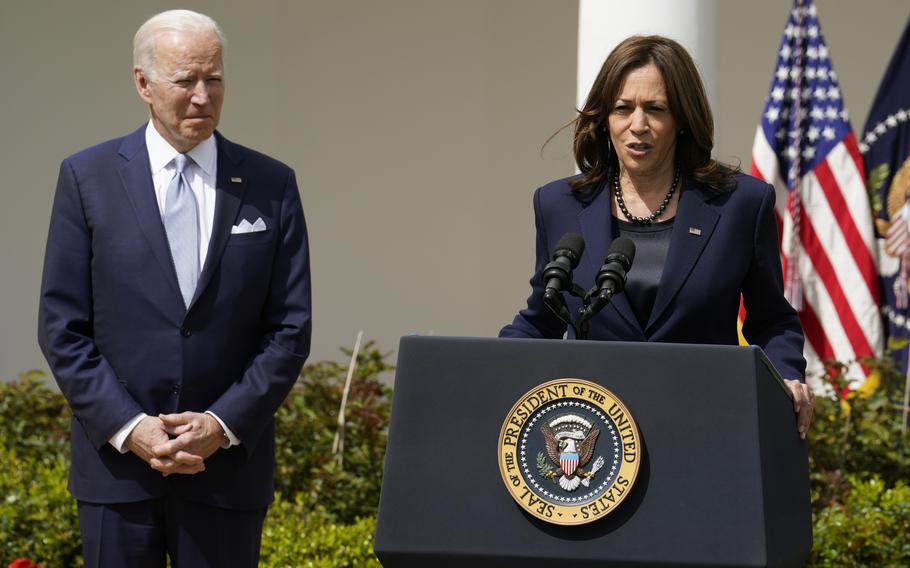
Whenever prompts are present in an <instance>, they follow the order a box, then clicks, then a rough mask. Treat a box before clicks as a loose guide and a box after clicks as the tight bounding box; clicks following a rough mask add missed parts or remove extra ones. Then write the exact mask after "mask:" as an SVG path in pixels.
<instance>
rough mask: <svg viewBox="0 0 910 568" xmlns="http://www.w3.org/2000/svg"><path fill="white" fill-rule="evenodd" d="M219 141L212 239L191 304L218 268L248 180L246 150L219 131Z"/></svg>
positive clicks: (217, 137)
mask: <svg viewBox="0 0 910 568" xmlns="http://www.w3.org/2000/svg"><path fill="white" fill-rule="evenodd" d="M215 139H216V141H217V142H218V169H217V173H216V180H215V219H214V221H213V223H212V239H211V240H210V241H209V250H208V253H207V254H206V256H205V266H203V267H202V274H200V276H199V282H198V284H197V285H196V294H195V295H194V296H193V301H192V302H190V308H192V306H193V304H195V303H196V301H197V300H198V299H199V296H201V295H202V293H203V292H204V291H205V288H206V286H208V284H209V282H210V281H211V280H212V276H213V275H214V274H215V272H216V271H217V269H218V263H219V262H221V256H222V255H223V254H224V247H225V246H226V245H227V242H228V238H230V236H231V227H233V226H234V221H235V220H236V218H237V212H238V211H239V210H240V205H241V204H242V203H243V196H244V193H245V192H246V187H247V183H248V181H249V180H248V179H247V175H246V172H245V170H244V169H243V167H242V162H243V152H242V150H241V149H240V148H238V147H237V146H236V145H235V144H232V143H231V142H229V141H228V140H225V139H224V137H223V136H221V134H220V133H218V132H216V133H215Z"/></svg>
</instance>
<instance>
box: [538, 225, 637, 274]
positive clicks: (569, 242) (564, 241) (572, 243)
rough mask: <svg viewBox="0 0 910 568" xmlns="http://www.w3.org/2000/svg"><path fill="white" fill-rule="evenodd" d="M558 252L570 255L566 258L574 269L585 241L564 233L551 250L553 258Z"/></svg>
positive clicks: (583, 249) (577, 235) (573, 234)
mask: <svg viewBox="0 0 910 568" xmlns="http://www.w3.org/2000/svg"><path fill="white" fill-rule="evenodd" d="M630 242H631V241H630ZM560 251H568V252H569V253H571V254H568V255H566V256H569V257H570V258H571V259H572V268H575V267H576V266H577V265H578V259H580V258H581V255H582V253H583V252H585V240H584V239H583V238H582V237H581V235H579V234H578V233H566V234H565V235H563V236H562V238H561V239H559V242H557V243H556V248H555V249H553V256H556V255H558V254H559V253H560Z"/></svg>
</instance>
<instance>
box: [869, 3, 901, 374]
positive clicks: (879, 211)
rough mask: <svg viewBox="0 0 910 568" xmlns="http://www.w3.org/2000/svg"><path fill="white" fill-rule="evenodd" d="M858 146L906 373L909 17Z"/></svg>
mask: <svg viewBox="0 0 910 568" xmlns="http://www.w3.org/2000/svg"><path fill="white" fill-rule="evenodd" d="M859 149H860V152H862V154H863V163H864V165H865V169H866V180H867V186H868V189H869V198H870V201H871V203H872V211H873V215H875V229H876V240H877V242H878V249H879V250H878V252H879V274H880V276H881V285H882V290H881V292H882V296H881V302H882V312H883V316H884V321H885V332H886V334H887V337H888V343H887V346H888V348H889V349H890V351H891V354H892V356H893V357H894V359H895V361H896V362H897V364H898V366H899V367H900V368H901V370H902V371H903V372H905V373H906V372H907V355H908V349H907V346H908V339H910V301H908V291H907V290H908V277H910V21H908V22H907V26H906V27H905V28H904V33H903V35H902V36H901V39H900V42H899V43H898V44H897V48H896V49H895V51H894V55H892V57H891V62H890V63H889V64H888V69H887V70H886V71H885V76H884V78H883V79H882V82H881V85H879V87H878V93H877V94H876V96H875V102H874V103H873V104H872V109H871V110H870V111H869V118H868V119H867V121H866V127H865V129H864V132H863V136H862V138H861V139H860V144H859Z"/></svg>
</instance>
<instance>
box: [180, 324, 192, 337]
mask: <svg viewBox="0 0 910 568" xmlns="http://www.w3.org/2000/svg"><path fill="white" fill-rule="evenodd" d="M192 334H193V332H192V331H191V330H190V328H188V327H186V326H183V327H181V328H180V335H182V336H183V337H189V336H190V335H192Z"/></svg>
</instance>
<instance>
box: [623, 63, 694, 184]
mask: <svg viewBox="0 0 910 568" xmlns="http://www.w3.org/2000/svg"><path fill="white" fill-rule="evenodd" d="M608 120H609V125H610V140H611V141H612V143H613V147H614V148H615V149H616V155H617V156H618V157H619V163H620V165H621V166H622V169H623V170H624V171H625V172H627V173H628V174H629V175H631V176H638V177H652V176H660V175H662V174H665V173H666V172H667V171H672V170H673V167H674V166H673V155H674V150H675V149H676V131H677V126H676V119H675V118H673V115H672V114H671V113H670V107H669V106H668V101H667V90H666V87H665V85H664V78H663V76H661V74H660V71H659V70H658V69H657V67H656V66H655V65H654V64H653V63H649V64H647V65H645V66H644V67H639V68H637V69H633V70H631V71H629V73H628V74H627V75H626V78H625V80H624V81H623V83H622V86H621V87H620V89H619V95H618V96H617V98H616V100H615V101H613V108H612V109H611V110H610V114H609V118H608Z"/></svg>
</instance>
